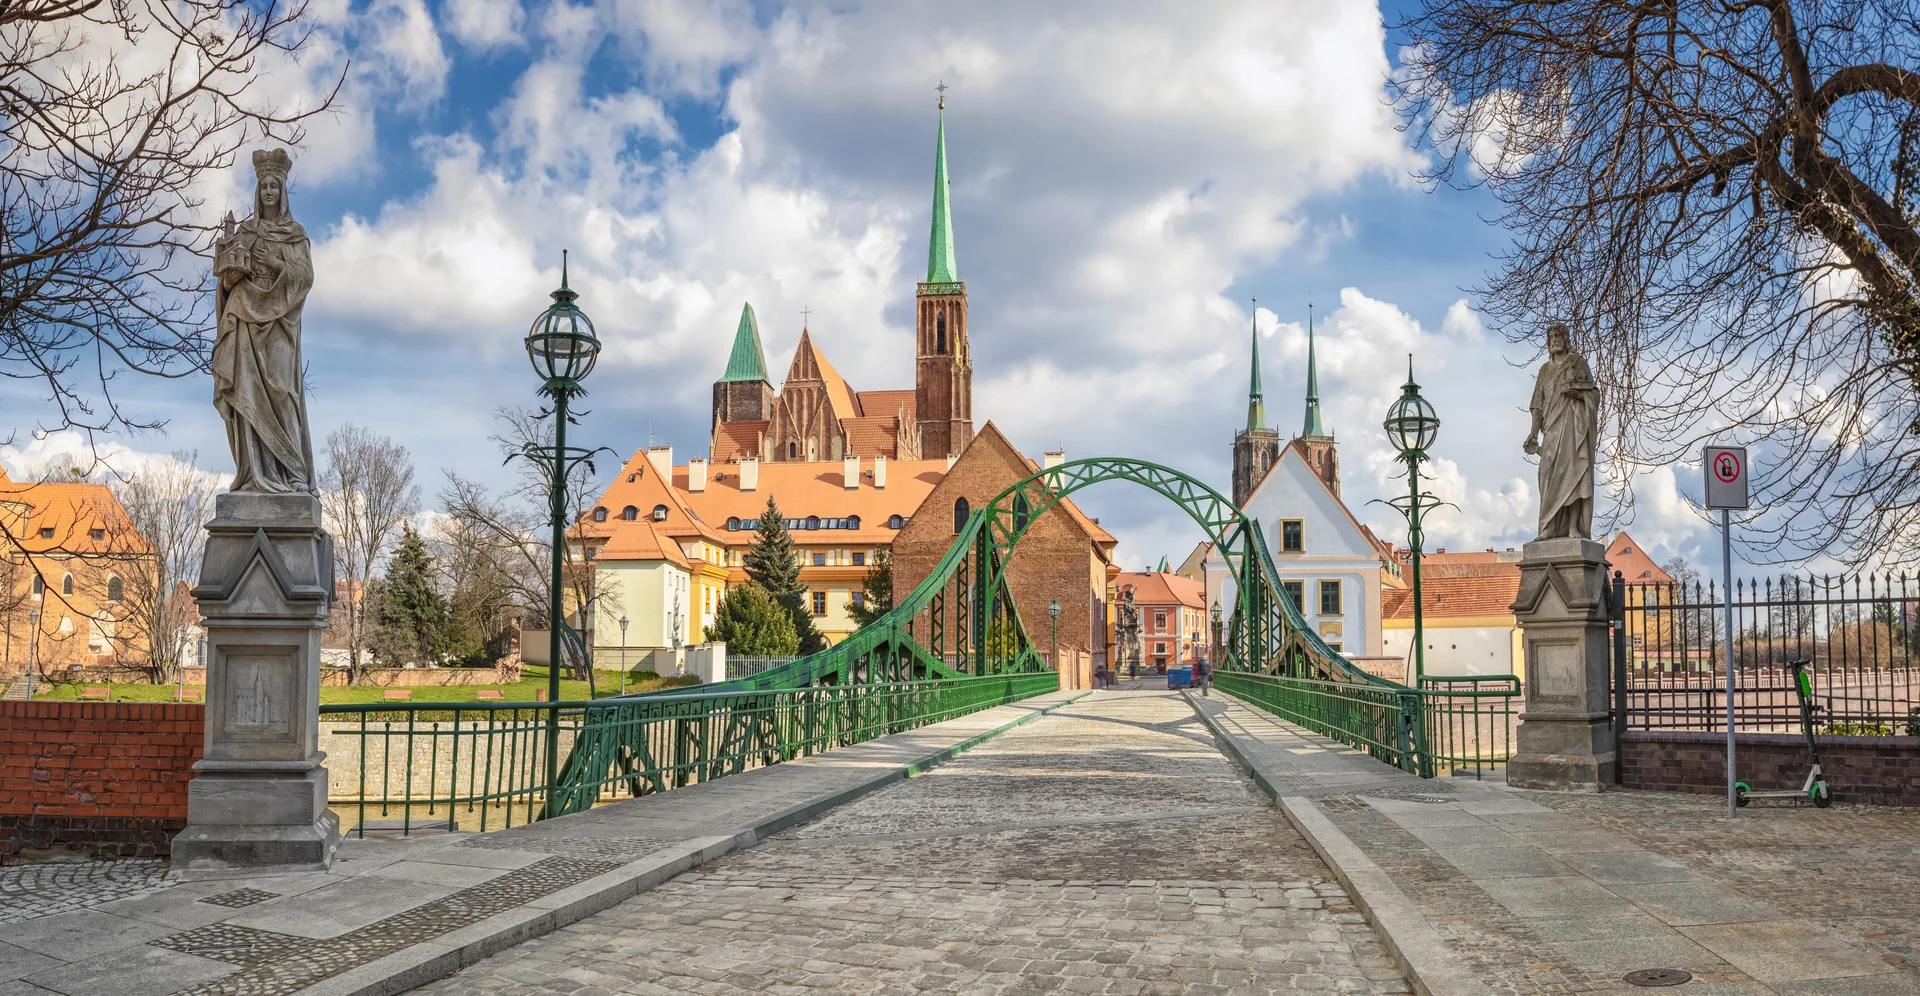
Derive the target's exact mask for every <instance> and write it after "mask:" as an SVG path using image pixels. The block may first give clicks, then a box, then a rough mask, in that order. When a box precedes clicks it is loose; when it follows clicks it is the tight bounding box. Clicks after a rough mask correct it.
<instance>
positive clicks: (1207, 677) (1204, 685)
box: [1193, 657, 1213, 698]
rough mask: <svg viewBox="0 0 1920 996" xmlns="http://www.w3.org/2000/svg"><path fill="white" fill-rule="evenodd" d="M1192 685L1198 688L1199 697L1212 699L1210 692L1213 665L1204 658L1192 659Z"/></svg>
mask: <svg viewBox="0 0 1920 996" xmlns="http://www.w3.org/2000/svg"><path fill="white" fill-rule="evenodd" d="M1193 683H1194V684H1196V685H1199V686H1200V694H1201V696H1203V697H1207V698H1211V697H1212V696H1211V695H1210V692H1211V691H1212V689H1213V664H1212V663H1211V662H1209V661H1208V660H1207V659H1206V658H1205V657H1195V658H1194V659H1193Z"/></svg>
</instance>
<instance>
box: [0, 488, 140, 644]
mask: <svg viewBox="0 0 1920 996" xmlns="http://www.w3.org/2000/svg"><path fill="white" fill-rule="evenodd" d="M0 527H4V529H5V530H6V535H7V537H8V546H9V549H8V551H7V552H6V553H5V554H4V555H0V600H3V601H0V617H3V621H0V626H4V635H5V643H4V649H3V650H0V674H7V675H19V674H24V673H26V671H27V669H28V667H29V666H36V665H37V666H36V667H35V669H36V670H37V671H39V672H40V673H42V674H54V673H57V672H59V671H63V670H64V669H65V668H68V667H74V666H85V665H95V664H113V663H116V662H118V663H122V664H128V665H140V666H144V665H146V663H147V661H148V655H149V648H148V646H147V640H146V638H145V636H144V635H143V634H142V633H141V632H140V631H139V626H138V623H137V621H136V620H137V613H138V612H139V611H140V607H141V603H142V602H143V600H145V599H148V598H152V597H157V595H158V594H159V593H157V592H154V591H153V589H154V588H155V582H154V579H155V577H156V575H155V572H154V551H153V546H152V544H151V543H149V542H148V541H147V539H146V537H144V536H142V535H141V534H140V532H139V530H138V529H137V528H135V527H134V524H133V521H132V519H131V518H129V517H128V515H127V510H126V508H125V507H123V506H122V505H121V504H120V499H118V498H116V497H114V494H113V490H112V489H111V488H109V487H107V486H106V485H104V484H90V483H85V482H65V481H60V482H44V483H22V482H16V481H14V480H12V479H11V478H9V477H8V476H7V474H6V472H5V471H3V470H0Z"/></svg>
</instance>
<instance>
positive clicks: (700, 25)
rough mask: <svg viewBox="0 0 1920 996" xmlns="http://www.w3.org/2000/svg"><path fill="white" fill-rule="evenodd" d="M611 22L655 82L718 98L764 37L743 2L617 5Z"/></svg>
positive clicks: (631, 0) (655, 0)
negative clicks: (731, 68)
mask: <svg viewBox="0 0 1920 996" xmlns="http://www.w3.org/2000/svg"><path fill="white" fill-rule="evenodd" d="M612 22H613V30H614V31H615V32H617V33H618V34H619V35H620V36H621V37H622V39H623V40H624V41H625V42H626V46H627V48H628V49H629V50H630V52H631V54H632V56H633V57H634V59H635V61H636V62H637V63H639V64H640V65H641V66H643V67H644V70H645V74H646V78H647V79H648V80H649V81H650V82H652V83H653V84H655V85H656V86H658V87H660V88H662V89H664V90H667V91H669V92H677V93H684V94H688V95H691V96H695V97H710V96H712V95H714V94H715V93H717V92H718V91H719V88H720V72H721V70H723V69H724V68H726V67H727V66H728V65H730V64H732V63H734V62H737V61H739V60H740V59H742V58H744V57H745V56H746V55H747V54H748V53H749V52H751V51H752V49H753V45H754V43H755V40H756V39H757V37H758V35H759V31H758V29H757V28H756V27H755V25H754V23H753V11H752V9H751V8H750V7H749V6H748V5H747V4H746V3H745V2H744V0H612Z"/></svg>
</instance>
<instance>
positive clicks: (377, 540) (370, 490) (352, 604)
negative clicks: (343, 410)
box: [320, 422, 420, 680]
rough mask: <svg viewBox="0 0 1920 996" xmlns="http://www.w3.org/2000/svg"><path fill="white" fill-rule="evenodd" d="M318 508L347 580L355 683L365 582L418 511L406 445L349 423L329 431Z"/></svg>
mask: <svg viewBox="0 0 1920 996" xmlns="http://www.w3.org/2000/svg"><path fill="white" fill-rule="evenodd" d="M320 489H321V490H320V504H321V505H322V507H323V508H324V509H325V511H326V515H327V520H328V525H329V527H330V528H331V529H332V530H333V533H334V547H333V552H334V560H335V562H336V564H337V565H338V567H339V571H338V573H339V576H340V579H341V580H342V581H344V582H346V585H347V592H346V597H345V598H344V599H342V601H344V602H345V603H346V615H347V626H346V635H347V647H348V650H349V658H350V662H351V663H350V664H349V668H350V677H351V678H352V679H353V680H358V679H359V677H360V673H361V652H362V651H363V650H364V649H365V648H366V644H367V634H368V629H369V626H368V623H367V618H366V606H365V605H364V604H363V596H364V595H365V593H366V587H367V583H368V582H370V581H372V580H373V572H374V570H375V568H376V567H377V566H378V565H379V563H380V558H381V556H382V555H383V554H385V553H386V550H387V545H388V544H389V543H390V542H391V541H392V540H393V537H394V534H395V531H396V530H398V529H399V528H400V524H401V523H402V522H403V521H405V519H406V517H407V516H409V515H412V514H413V513H414V512H416V511H418V510H419V508H420V487H419V485H417V484H415V483H414V482H413V459H412V458H411V457H410V456H408V454H407V450H406V447H404V446H401V445H399V444H397V443H395V442H394V441H393V440H391V439H389V438H387V437H386V436H376V435H374V434H373V433H372V432H371V431H369V430H367V429H364V428H361V427H360V426H357V425H354V424H353V423H351V422H349V423H347V424H346V425H343V426H341V427H340V428H338V429H335V430H333V431H332V432H329V433H327V469H326V472H325V473H324V474H322V475H321V478H320Z"/></svg>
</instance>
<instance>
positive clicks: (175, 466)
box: [88, 453, 218, 681]
mask: <svg viewBox="0 0 1920 996" xmlns="http://www.w3.org/2000/svg"><path fill="white" fill-rule="evenodd" d="M198 456H199V454H197V453H176V454H174V455H173V460H172V461H171V462H169V463H166V464H161V465H158V466H153V465H149V466H147V467H143V468H141V469H140V470H137V471H135V472H133V473H132V474H129V475H127V477H125V478H124V479H122V480H119V481H116V482H114V483H112V485H111V487H112V489H113V495H114V497H115V498H117V499H119V502H120V505H121V507H122V508H123V509H124V510H125V512H126V514H125V517H124V518H120V517H118V516H113V517H112V518H108V519H105V521H114V520H117V521H118V522H119V523H121V525H120V526H118V527H116V526H109V527H108V528H107V530H106V532H107V536H106V539H107V543H106V550H105V551H104V552H103V553H102V554H100V555H99V556H100V557H104V558H115V559H121V560H123V561H124V565H125V569H124V570H122V571H111V572H110V571H105V570H99V569H96V570H94V571H91V572H89V577H90V578H91V580H90V581H89V582H88V583H89V586H90V587H92V588H94V589H95V591H94V592H93V594H94V596H95V598H94V601H95V602H96V603H97V604H99V605H101V606H103V613H104V614H105V615H108V616H110V617H111V619H112V627H113V630H112V632H111V633H109V634H107V635H108V642H109V643H110V645H111V646H112V647H113V649H114V652H115V657H116V658H118V659H120V660H122V661H123V662H128V663H131V664H135V665H137V666H142V667H145V668H146V669H148V670H150V671H151V672H152V677H153V678H154V679H155V680H159V681H168V680H173V679H175V678H177V677H178V670H177V669H178V668H179V667H180V666H181V662H182V661H183V660H184V659H185V656H186V650H187V647H186V628H187V625H188V623H189V622H191V621H192V620H193V619H194V618H195V610H194V606H193V599H192V596H191V595H189V594H187V592H188V590H189V589H190V588H192V586H193V585H194V583H195V582H196V581H197V580H198V579H199V576H200V557H201V553H202V552H203V551H204V550H205V548H206V525H207V520H208V519H210V518H212V517H213V496H214V493H215V492H216V491H217V490H218V486H217V484H216V482H215V481H214V480H212V479H211V478H209V477H208V476H207V475H205V474H202V473H201V472H200V471H199V469H198V468H197V467H196V466H195V461H196V460H197V459H198ZM103 518H105V517H103ZM122 530H124V531H125V532H126V533H127V535H125V536H124V537H123V536H117V535H116V533H118V532H120V531H122ZM143 658H144V659H143Z"/></svg>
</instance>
